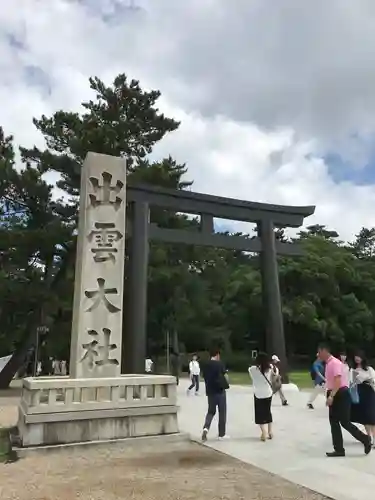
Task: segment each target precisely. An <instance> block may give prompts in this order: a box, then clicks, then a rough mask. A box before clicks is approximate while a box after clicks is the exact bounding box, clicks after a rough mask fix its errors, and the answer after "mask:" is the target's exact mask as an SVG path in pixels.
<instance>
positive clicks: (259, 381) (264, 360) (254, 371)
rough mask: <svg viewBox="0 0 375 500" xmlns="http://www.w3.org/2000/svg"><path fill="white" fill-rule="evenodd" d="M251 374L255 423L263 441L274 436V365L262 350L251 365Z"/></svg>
mask: <svg viewBox="0 0 375 500" xmlns="http://www.w3.org/2000/svg"><path fill="white" fill-rule="evenodd" d="M249 375H250V377H251V379H252V381H253V390H254V413H255V423H256V424H257V425H259V427H260V430H261V437H260V439H261V441H266V439H267V437H268V439H272V438H273V434H272V413H271V402H272V395H273V390H272V382H271V380H272V365H271V363H270V362H269V359H268V356H267V354H265V353H262V352H260V353H259V354H258V356H257V358H256V360H255V365H254V366H250V368H249Z"/></svg>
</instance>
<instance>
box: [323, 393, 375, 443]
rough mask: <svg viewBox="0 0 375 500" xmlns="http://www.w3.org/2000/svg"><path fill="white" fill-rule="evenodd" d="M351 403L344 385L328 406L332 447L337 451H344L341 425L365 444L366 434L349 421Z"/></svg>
mask: <svg viewBox="0 0 375 500" xmlns="http://www.w3.org/2000/svg"><path fill="white" fill-rule="evenodd" d="M328 395H329V392H328ZM351 404H352V403H351V398H350V394H349V389H347V388H346V387H345V388H342V389H340V390H339V391H338V392H337V393H336V395H335V397H334V398H333V402H332V405H331V406H330V407H329V423H330V425H331V434H332V443H333V449H334V450H335V451H337V452H338V453H343V452H345V448H344V441H343V438H342V430H341V427H343V428H344V429H345V430H346V431H348V432H349V434H351V435H352V436H353V437H354V438H355V439H356V440H357V441H360V442H361V443H362V444H365V443H366V442H367V440H368V437H367V435H366V434H365V433H363V432H362V431H360V430H359V429H358V427H356V426H355V425H354V424H352V423H351V422H350V409H351Z"/></svg>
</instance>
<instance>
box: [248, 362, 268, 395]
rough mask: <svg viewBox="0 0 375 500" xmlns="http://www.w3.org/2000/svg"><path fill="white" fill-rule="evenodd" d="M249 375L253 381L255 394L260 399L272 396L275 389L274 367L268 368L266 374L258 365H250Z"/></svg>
mask: <svg viewBox="0 0 375 500" xmlns="http://www.w3.org/2000/svg"><path fill="white" fill-rule="evenodd" d="M249 375H250V378H251V380H252V381H253V389H254V396H255V397H256V398H258V399H266V398H270V397H272V394H273V391H272V387H271V376H272V368H270V369H269V370H267V371H266V372H265V374H264V375H263V373H262V372H261V371H260V370H259V368H258V367H257V366H250V368H249Z"/></svg>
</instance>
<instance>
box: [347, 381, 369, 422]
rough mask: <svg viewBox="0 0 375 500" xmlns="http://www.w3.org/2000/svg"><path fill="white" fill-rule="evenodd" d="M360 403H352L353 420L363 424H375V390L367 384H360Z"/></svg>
mask: <svg viewBox="0 0 375 500" xmlns="http://www.w3.org/2000/svg"><path fill="white" fill-rule="evenodd" d="M358 396H359V403H357V404H352V408H351V419H350V420H351V422H354V423H356V424H362V425H375V392H374V390H373V388H372V387H371V386H370V385H369V384H367V383H363V384H359V385H358Z"/></svg>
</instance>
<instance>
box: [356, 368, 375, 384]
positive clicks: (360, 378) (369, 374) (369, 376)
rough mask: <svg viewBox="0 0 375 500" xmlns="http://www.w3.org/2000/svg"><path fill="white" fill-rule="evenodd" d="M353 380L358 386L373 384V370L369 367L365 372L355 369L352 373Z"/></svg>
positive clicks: (374, 382) (374, 379)
mask: <svg viewBox="0 0 375 500" xmlns="http://www.w3.org/2000/svg"><path fill="white" fill-rule="evenodd" d="M353 378H354V381H355V382H357V383H358V384H363V382H369V383H371V384H375V370H374V369H373V368H372V367H371V366H369V367H368V368H367V370H364V369H363V368H356V369H355V370H354V371H353Z"/></svg>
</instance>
